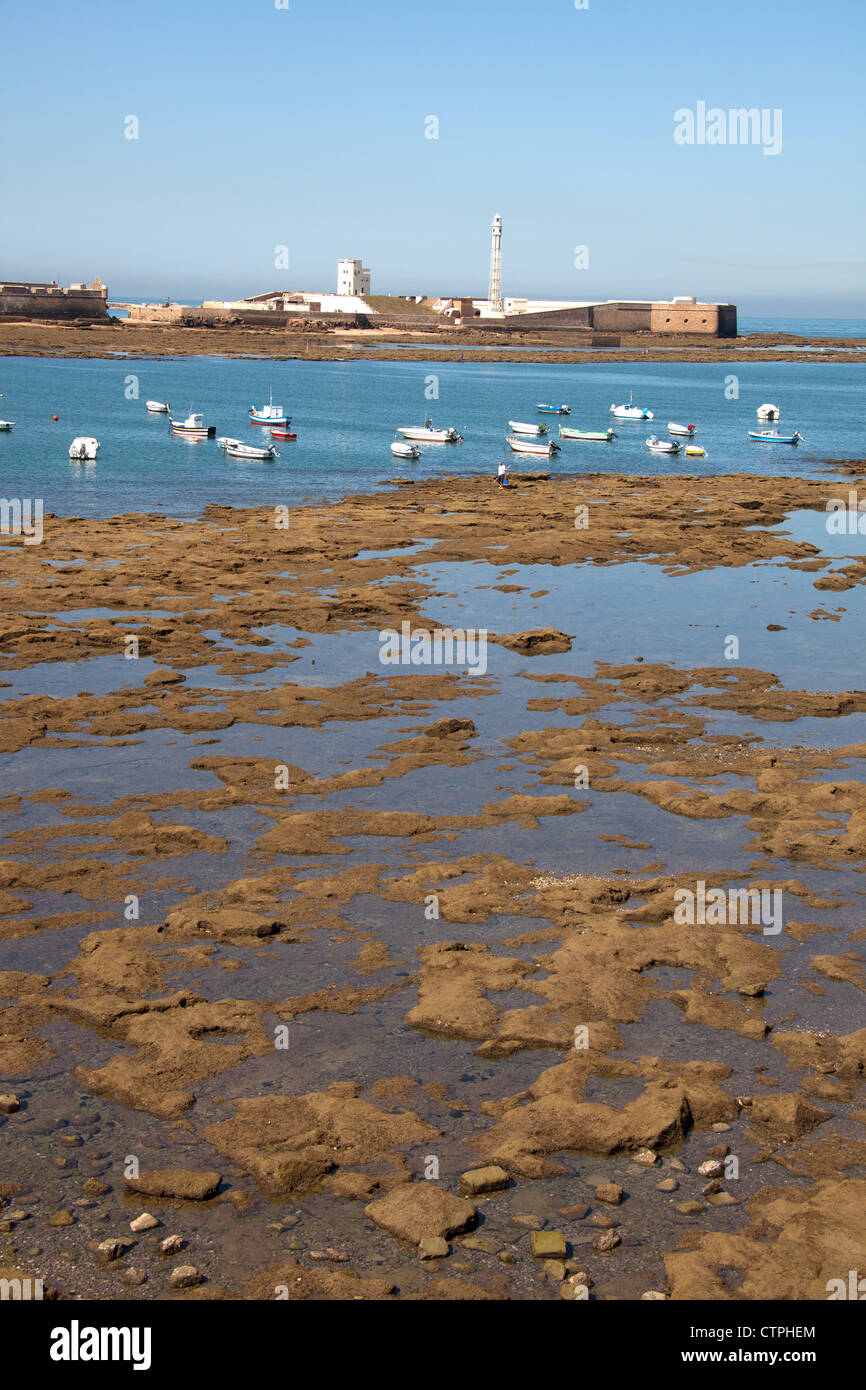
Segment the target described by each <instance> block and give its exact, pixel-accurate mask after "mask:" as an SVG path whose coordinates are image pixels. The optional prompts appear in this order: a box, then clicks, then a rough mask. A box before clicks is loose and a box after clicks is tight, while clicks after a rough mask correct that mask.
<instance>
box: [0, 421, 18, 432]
mask: <svg viewBox="0 0 866 1390" xmlns="http://www.w3.org/2000/svg"><path fill="white" fill-rule="evenodd" d="M14 424H15V421H14V420H0V430H11V429H12V427H13V426H14Z"/></svg>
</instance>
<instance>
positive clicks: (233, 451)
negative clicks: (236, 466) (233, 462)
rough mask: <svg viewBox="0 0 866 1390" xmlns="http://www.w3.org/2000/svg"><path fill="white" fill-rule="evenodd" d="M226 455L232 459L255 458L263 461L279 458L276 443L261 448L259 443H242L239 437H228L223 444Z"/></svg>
mask: <svg viewBox="0 0 866 1390" xmlns="http://www.w3.org/2000/svg"><path fill="white" fill-rule="evenodd" d="M223 448H224V449H225V452H226V455H227V456H228V458H230V459H255V460H256V461H262V460H265V459H278V458H279V457H280V456H279V454H278V453H277V449H276V445H275V444H268V446H267V447H266V448H260V447H259V446H258V445H257V444H241V443H240V441H239V440H237V439H227V440H226V442H225V444H224V445H223Z"/></svg>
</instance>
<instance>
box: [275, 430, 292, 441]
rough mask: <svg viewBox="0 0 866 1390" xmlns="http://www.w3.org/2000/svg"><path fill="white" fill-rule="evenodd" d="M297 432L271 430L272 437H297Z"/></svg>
mask: <svg viewBox="0 0 866 1390" xmlns="http://www.w3.org/2000/svg"><path fill="white" fill-rule="evenodd" d="M297 437H298V436H297V434H296V433H293V432H292V431H291V430H282V429H280V430H271V438H272V439H297Z"/></svg>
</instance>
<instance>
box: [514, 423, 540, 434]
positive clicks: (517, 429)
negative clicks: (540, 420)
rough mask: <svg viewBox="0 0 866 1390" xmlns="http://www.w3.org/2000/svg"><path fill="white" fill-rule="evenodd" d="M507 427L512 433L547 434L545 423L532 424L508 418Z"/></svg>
mask: <svg viewBox="0 0 866 1390" xmlns="http://www.w3.org/2000/svg"><path fill="white" fill-rule="evenodd" d="M508 428H509V429H510V430H511V433H512V434H547V426H546V425H532V424H529V423H527V421H525V420H509V421H508Z"/></svg>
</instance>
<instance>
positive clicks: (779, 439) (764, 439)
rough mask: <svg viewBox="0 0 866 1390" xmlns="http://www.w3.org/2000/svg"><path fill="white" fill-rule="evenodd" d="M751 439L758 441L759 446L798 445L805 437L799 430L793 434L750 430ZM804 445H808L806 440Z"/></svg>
mask: <svg viewBox="0 0 866 1390" xmlns="http://www.w3.org/2000/svg"><path fill="white" fill-rule="evenodd" d="M749 438H750V439H757V441H758V443H759V444H797V443H799V441H800V440H801V439H803V436H802V435H801V434H800V431H799V430H794V433H793V434H780V433H779V431H778V430H749ZM803 443H804V444H805V443H806V441H805V439H803Z"/></svg>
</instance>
